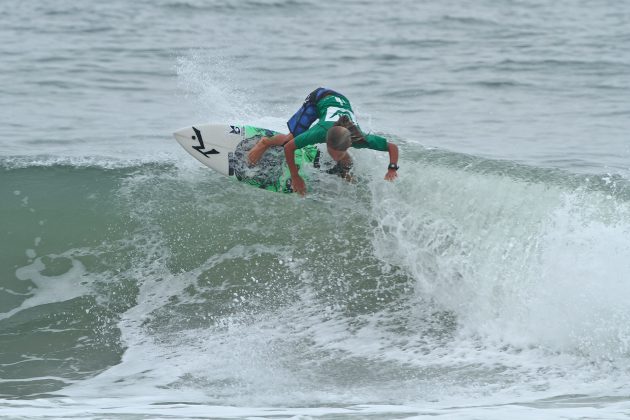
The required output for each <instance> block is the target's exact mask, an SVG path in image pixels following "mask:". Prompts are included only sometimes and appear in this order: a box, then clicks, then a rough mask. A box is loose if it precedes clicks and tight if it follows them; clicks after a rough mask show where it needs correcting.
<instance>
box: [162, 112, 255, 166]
mask: <svg viewBox="0 0 630 420" xmlns="http://www.w3.org/2000/svg"><path fill="white" fill-rule="evenodd" d="M173 135H174V136H175V139H176V140H177V142H178V143H179V144H180V145H181V146H182V147H183V148H184V149H185V150H186V151H187V152H188V153H190V154H191V156H193V157H194V158H195V159H197V160H198V161H199V162H201V163H203V164H204V165H206V166H207V167H209V168H211V169H214V170H215V171H217V172H219V173H221V174H223V175H232V174H231V173H230V154H231V153H234V151H235V150H236V147H237V146H238V145H239V143H240V142H241V141H242V140H243V139H244V136H245V129H244V127H243V126H240V125H230V124H202V125H195V126H192V127H186V128H182V129H181V130H177V131H176V132H175V133H173Z"/></svg>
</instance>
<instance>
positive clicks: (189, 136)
mask: <svg viewBox="0 0 630 420" xmlns="http://www.w3.org/2000/svg"><path fill="white" fill-rule="evenodd" d="M173 136H174V137H175V139H176V140H196V135H195V132H194V130H193V129H192V127H184V128H180V129H179V130H177V131H175V132H174V133H173Z"/></svg>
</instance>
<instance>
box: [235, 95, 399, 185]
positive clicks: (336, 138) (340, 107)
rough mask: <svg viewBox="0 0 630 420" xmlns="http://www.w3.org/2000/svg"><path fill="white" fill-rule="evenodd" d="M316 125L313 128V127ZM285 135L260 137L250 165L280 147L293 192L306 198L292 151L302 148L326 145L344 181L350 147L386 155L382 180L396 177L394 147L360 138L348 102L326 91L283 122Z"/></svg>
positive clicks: (379, 140) (310, 98) (381, 140)
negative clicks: (387, 156)
mask: <svg viewBox="0 0 630 420" xmlns="http://www.w3.org/2000/svg"><path fill="white" fill-rule="evenodd" d="M315 121H317V123H316V124H314V125H313V123H314V122H315ZM287 126H288V127H289V133H288V134H276V135H275V136H272V137H263V138H261V139H260V141H259V142H258V143H256V145H255V146H254V147H253V148H252V150H251V151H250V152H249V154H248V160H249V163H250V164H251V165H255V164H256V163H257V162H258V160H259V159H260V158H261V157H262V155H263V154H264V153H265V151H266V150H267V149H268V148H269V147H271V146H284V155H285V158H286V160H287V164H288V166H289V170H290V171H291V185H292V188H293V191H295V192H297V193H299V194H301V195H304V194H306V184H305V183H304V180H303V179H302V177H300V175H299V173H298V168H297V166H296V164H295V150H296V149H301V148H302V147H304V146H307V145H312V144H317V143H326V146H327V149H328V153H329V154H330V156H331V157H332V158H333V159H334V160H335V161H336V162H337V164H338V165H337V167H338V168H339V172H341V174H342V176H344V177H346V178H347V177H348V176H347V174H348V171H349V169H350V167H351V166H352V158H351V157H350V155H349V154H348V149H349V148H350V147H355V148H358V149H363V148H367V149H373V150H379V151H383V152H388V153H389V162H390V163H389V166H388V167H387V173H386V174H385V179H386V180H388V181H393V180H394V179H395V178H396V177H397V176H398V172H397V171H398V147H397V146H396V145H395V144H393V143H389V142H388V141H387V140H386V139H385V138H384V137H381V136H377V135H375V134H363V132H362V131H361V129H360V128H359V126H358V124H357V123H356V119H355V117H354V112H353V111H352V106H351V105H350V101H349V100H348V99H347V98H346V97H345V96H343V95H342V94H340V93H338V92H335V91H333V90H330V89H324V88H317V89H315V90H314V91H313V92H311V93H310V94H309V95H308V96H307V97H306V100H305V101H304V104H303V105H302V107H300V109H299V110H298V111H297V112H296V113H295V114H294V115H293V116H292V117H291V118H290V119H289V121H288V122H287Z"/></svg>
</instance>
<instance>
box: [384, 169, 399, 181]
mask: <svg viewBox="0 0 630 420" xmlns="http://www.w3.org/2000/svg"><path fill="white" fill-rule="evenodd" d="M397 177H398V171H396V170H394V169H389V170H388V171H387V173H386V174H385V180H387V181H393V180H395V179H396V178H397Z"/></svg>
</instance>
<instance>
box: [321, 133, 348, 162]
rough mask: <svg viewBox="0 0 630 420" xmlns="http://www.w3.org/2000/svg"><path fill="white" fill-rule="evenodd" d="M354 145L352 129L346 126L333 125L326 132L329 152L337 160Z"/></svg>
mask: <svg viewBox="0 0 630 420" xmlns="http://www.w3.org/2000/svg"><path fill="white" fill-rule="evenodd" d="M351 145H352V136H351V135H350V130H348V129H347V128H345V127H340V126H333V127H331V128H330V129H328V132H327V133H326V146H328V153H329V154H330V156H331V157H332V158H333V159H334V160H335V161H339V160H341V159H343V158H344V157H345V155H346V150H348V148H349V147H350V146H351Z"/></svg>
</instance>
